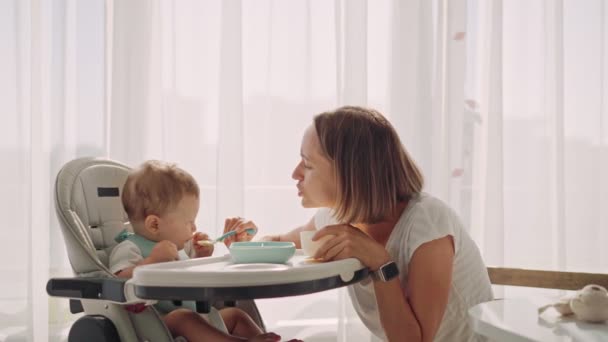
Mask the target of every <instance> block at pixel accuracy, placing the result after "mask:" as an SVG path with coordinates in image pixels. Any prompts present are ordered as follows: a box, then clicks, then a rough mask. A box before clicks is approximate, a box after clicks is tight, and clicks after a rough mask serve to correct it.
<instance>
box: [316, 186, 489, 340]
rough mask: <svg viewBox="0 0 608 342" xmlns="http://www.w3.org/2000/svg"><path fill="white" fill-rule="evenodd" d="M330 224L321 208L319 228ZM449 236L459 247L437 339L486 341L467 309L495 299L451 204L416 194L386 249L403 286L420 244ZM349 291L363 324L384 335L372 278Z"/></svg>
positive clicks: (329, 214)
mask: <svg viewBox="0 0 608 342" xmlns="http://www.w3.org/2000/svg"><path fill="white" fill-rule="evenodd" d="M332 224H337V222H336V220H335V219H334V218H333V216H332V211H331V210H330V209H320V210H319V211H318V212H317V214H316V215H315V226H316V228H317V229H320V228H323V227H325V226H327V225H332ZM448 235H451V236H452V237H453V239H454V247H455V255H454V266H453V274H452V286H451V290H450V295H449V299H448V304H447V307H446V310H445V314H444V316H443V320H442V322H441V325H440V326H439V330H438V331H437V334H436V335H435V341H477V340H482V338H481V337H478V336H477V335H476V334H475V333H474V332H473V329H472V327H471V325H470V323H469V318H468V309H469V308H471V307H472V306H474V305H476V304H478V303H481V302H486V301H489V300H492V298H493V294H492V287H491V285H490V279H489V277H488V272H487V270H486V266H485V265H484V263H483V261H482V259H481V255H480V253H479V249H478V248H477V246H476V245H475V242H473V240H472V239H471V237H470V236H469V234H468V233H467V232H466V231H465V229H464V227H463V225H462V223H461V221H460V218H459V217H458V216H457V215H456V213H454V211H453V210H452V209H451V208H450V207H448V206H447V205H446V204H445V203H443V202H442V201H441V200H439V199H437V198H434V197H432V196H430V195H428V194H425V193H422V194H419V195H416V196H414V197H413V198H412V199H411V200H410V201H409V203H408V205H407V208H406V209H405V210H404V211H403V214H402V215H401V218H399V220H398V221H397V224H396V225H395V228H394V229H393V231H392V233H391V235H390V237H389V239H388V242H387V243H386V250H387V251H388V252H389V254H390V255H391V257H392V258H393V260H394V261H395V262H396V263H397V266H398V267H399V279H400V281H401V284H404V285H405V284H407V275H408V265H409V262H410V260H411V258H412V255H413V254H414V252H415V251H416V249H417V248H418V247H419V246H420V245H422V244H424V243H426V242H429V241H433V240H436V239H439V238H442V237H445V236H448ZM404 287H405V286H404ZM348 293H349V295H350V298H351V301H352V303H353V306H354V308H355V310H356V311H357V314H358V315H359V317H360V318H361V320H362V321H363V323H364V324H365V326H366V327H367V328H368V329H369V330H370V331H371V332H372V333H373V334H374V335H376V336H377V337H379V338H381V339H383V340H386V336H385V334H384V330H383V329H382V325H381V324H380V316H379V314H378V306H377V304H376V296H375V293H374V285H373V282H372V281H371V280H369V278H368V279H366V280H364V281H362V282H360V283H357V284H355V285H351V286H349V287H348Z"/></svg>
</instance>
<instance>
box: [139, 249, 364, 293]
mask: <svg viewBox="0 0 608 342" xmlns="http://www.w3.org/2000/svg"><path fill="white" fill-rule="evenodd" d="M367 276H368V270H367V268H366V267H365V266H364V265H363V264H361V262H360V261H359V260H357V259H354V258H350V259H344V260H338V261H331V262H318V261H315V260H311V259H310V258H308V257H307V256H305V255H304V254H303V253H302V251H301V250H297V251H296V253H295V255H294V256H293V257H292V258H291V260H290V261H289V262H288V263H287V264H235V263H233V262H232V259H231V257H230V255H224V256H220V257H208V258H198V259H190V260H183V261H174V262H166V263H161V264H153V265H145V266H140V267H137V268H136V269H135V271H134V274H133V278H132V279H131V280H130V282H131V283H132V284H133V285H134V288H135V294H136V295H137V297H139V298H144V299H170V300H200V301H209V300H237V299H255V298H273V297H285V296H294V295H302V294H308V293H314V292H319V291H325V290H329V289H333V288H337V287H341V286H345V285H350V284H354V283H357V282H359V281H361V280H363V279H365V278H366V277H367Z"/></svg>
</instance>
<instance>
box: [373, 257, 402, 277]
mask: <svg viewBox="0 0 608 342" xmlns="http://www.w3.org/2000/svg"><path fill="white" fill-rule="evenodd" d="M398 275H399V268H398V267H397V264H396V263H395V262H394V261H389V262H387V263H386V264H384V265H382V266H380V268H378V269H377V270H376V271H374V272H371V277H372V279H373V280H374V281H378V280H380V281H382V282H387V281H390V280H391V279H393V278H395V277H396V276H398Z"/></svg>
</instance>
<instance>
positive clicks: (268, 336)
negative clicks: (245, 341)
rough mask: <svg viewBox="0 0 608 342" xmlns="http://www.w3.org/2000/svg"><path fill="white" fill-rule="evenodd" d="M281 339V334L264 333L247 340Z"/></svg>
mask: <svg viewBox="0 0 608 342" xmlns="http://www.w3.org/2000/svg"><path fill="white" fill-rule="evenodd" d="M280 340H281V336H279V335H277V334H275V333H265V334H261V335H258V336H255V337H254V338H252V339H250V340H249V342H278V341H280Z"/></svg>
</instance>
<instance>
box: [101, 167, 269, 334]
mask: <svg viewBox="0 0 608 342" xmlns="http://www.w3.org/2000/svg"><path fill="white" fill-rule="evenodd" d="M122 203H123V205H124V208H125V211H126V212H127V215H128V217H129V221H130V222H131V225H132V227H133V230H134V232H135V233H134V234H133V233H127V232H122V233H121V234H119V237H117V239H121V240H123V241H122V242H120V243H119V244H118V245H117V246H116V247H114V249H113V250H112V253H111V255H110V261H109V264H110V271H111V272H112V273H114V274H116V275H117V276H118V277H121V278H131V277H132V275H133V270H134V269H135V268H136V267H138V266H140V265H146V264H153V263H158V262H165V261H173V260H178V259H179V256H178V251H181V250H183V249H184V246H185V245H187V244H188V245H191V246H192V251H191V252H190V256H192V257H196V258H200V257H207V256H210V255H211V254H212V253H213V245H211V246H209V245H199V243H198V241H202V240H208V236H207V235H206V234H203V233H201V232H197V231H196V226H195V224H194V220H195V219H196V215H197V214H198V209H199V187H198V185H197V183H196V181H195V180H194V178H193V177H192V176H191V175H190V174H189V173H188V172H186V171H184V170H182V169H181V168H178V167H177V166H175V165H174V164H168V163H165V162H161V161H147V162H145V163H143V164H142V165H141V166H140V167H139V168H137V169H135V170H133V171H132V172H131V173H130V174H129V176H128V177H127V181H126V183H125V185H124V188H123V193H122ZM236 220H240V219H236ZM226 222H227V224H228V222H229V223H230V224H231V225H234V224H235V219H228V220H227V221H226ZM242 224H244V225H252V226H253V227H244V228H255V225H253V223H252V222H244V221H243V223H242ZM186 303H187V302H184V304H186ZM184 306H185V305H184ZM156 308H157V309H158V311H160V313H161V314H162V315H164V316H163V320H164V322H165V324H166V325H167V328H168V329H169V331H170V332H171V334H173V335H174V336H183V337H185V338H186V339H187V340H188V341H190V342H194V341H218V342H220V341H279V340H280V336H278V335H277V334H274V333H263V332H262V330H261V329H260V327H258V326H257V325H256V323H255V322H254V321H253V319H252V318H251V317H249V315H248V314H247V313H245V312H244V311H242V310H240V309H237V308H224V309H221V310H220V311H219V312H220V315H221V316H222V319H223V320H224V323H225V324H226V327H227V328H228V332H229V334H226V333H224V332H223V331H221V330H219V329H216V328H215V327H213V326H212V325H211V324H209V323H208V322H207V321H206V320H205V319H204V318H203V317H202V316H201V315H199V314H198V313H196V312H195V311H193V310H192V309H186V308H184V307H181V308H180V307H176V306H175V305H174V304H172V303H171V302H169V301H161V302H159V304H158V305H157V306H156Z"/></svg>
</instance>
